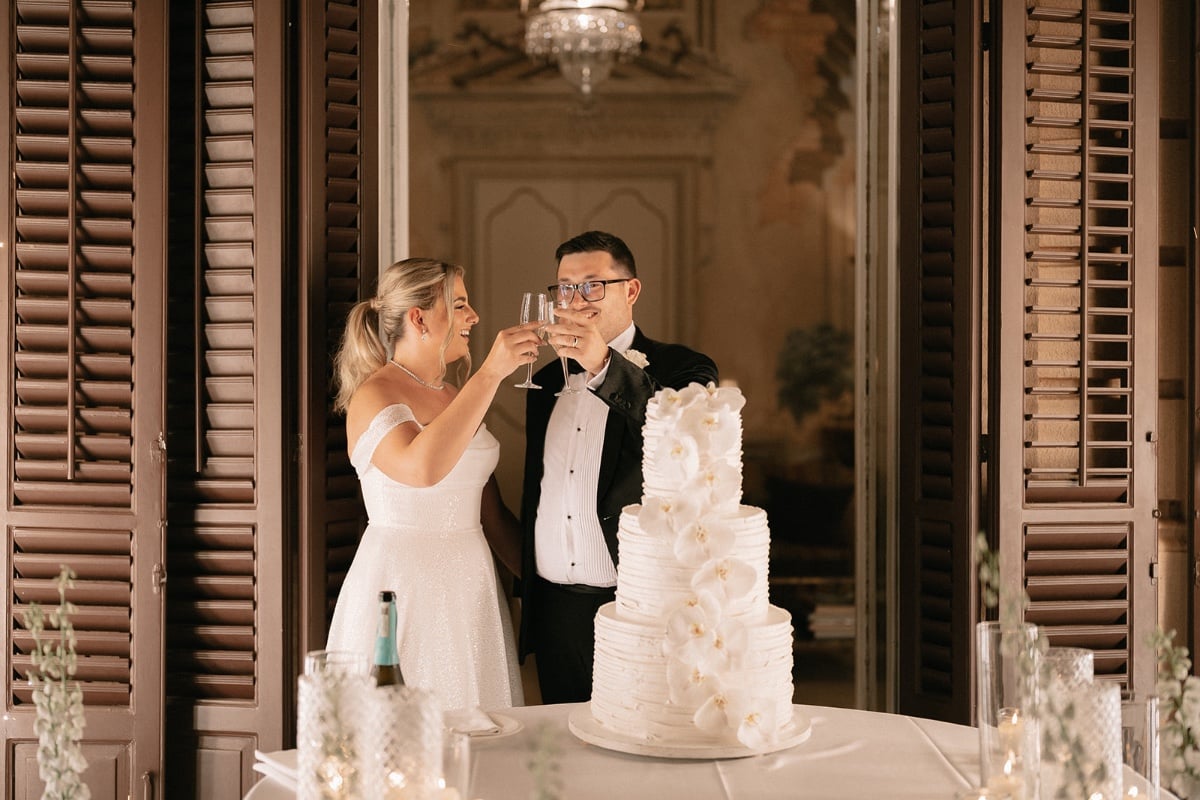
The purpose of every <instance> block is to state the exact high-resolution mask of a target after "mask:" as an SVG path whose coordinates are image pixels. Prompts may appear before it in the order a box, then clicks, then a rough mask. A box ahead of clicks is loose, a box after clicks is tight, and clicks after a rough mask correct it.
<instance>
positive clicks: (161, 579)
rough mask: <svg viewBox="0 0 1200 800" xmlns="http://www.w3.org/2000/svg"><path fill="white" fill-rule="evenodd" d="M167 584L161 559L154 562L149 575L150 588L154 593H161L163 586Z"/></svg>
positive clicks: (165, 572)
mask: <svg viewBox="0 0 1200 800" xmlns="http://www.w3.org/2000/svg"><path fill="white" fill-rule="evenodd" d="M166 585H167V568H166V567H164V566H163V563H162V562H161V561H156V562H155V563H154V572H153V573H152V574H151V576H150V588H151V589H153V590H154V593H155V594H162V590H163V587H164V586H166Z"/></svg>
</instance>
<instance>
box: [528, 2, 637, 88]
mask: <svg viewBox="0 0 1200 800" xmlns="http://www.w3.org/2000/svg"><path fill="white" fill-rule="evenodd" d="M643 2H644V0H637V2H636V3H630V2H627V1H626V0H543V1H542V3H541V4H540V5H539V6H538V9H537V11H534V12H532V13H530V12H529V0H521V13H522V14H524V15H526V16H527V17H528V21H527V22H526V25H525V52H526V53H528V54H529V55H530V56H533V57H534V58H542V59H546V60H548V61H556V62H558V68H559V71H561V72H562V74H563V77H564V78H566V79H567V80H568V81H570V82H571V83H572V84H574V85H575V86H576V87H578V88H579V90H580V91H581V92H583V94H584V95H589V96H590V95H591V93H592V87H594V86H595V85H596V84H598V83H600V82H601V81H602V80H604V79H605V78H607V77H608V75H609V73H610V72H612V68H613V64H614V63H615V62H616V61H617V60H618V59H620V60H626V59H629V58H632V57H633V56H635V55H637V54H638V52H639V51H640V50H641V46H642V30H641V27H640V26H639V25H638V18H637V12H638V11H641V10H642V4H643ZM631 6H632V7H633V8H632V10H631V9H630V7H631Z"/></svg>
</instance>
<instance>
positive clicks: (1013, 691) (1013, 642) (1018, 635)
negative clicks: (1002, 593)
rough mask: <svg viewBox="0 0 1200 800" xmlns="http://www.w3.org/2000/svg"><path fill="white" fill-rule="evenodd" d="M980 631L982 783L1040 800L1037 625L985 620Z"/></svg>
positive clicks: (1015, 797)
mask: <svg viewBox="0 0 1200 800" xmlns="http://www.w3.org/2000/svg"><path fill="white" fill-rule="evenodd" d="M975 633H976V640H975V644H976V657H977V659H978V680H977V684H976V691H977V694H976V716H977V719H976V722H977V724H978V727H979V773H980V780H981V782H982V784H983V786H985V787H987V788H988V789H989V790H990V791H991V792H994V793H996V794H997V795H998V796H1008V797H1011V798H1012V800H1037V798H1038V797H1039V792H1038V780H1039V765H1040V761H1041V739H1040V733H1039V727H1038V713H1037V712H1038V672H1039V669H1040V662H1041V658H1040V653H1039V650H1038V646H1037V635H1038V634H1037V626H1036V625H1033V624H1030V623H1026V622H1018V623H1009V622H1004V623H1001V622H981V623H979V624H978V625H977V626H976V631H975Z"/></svg>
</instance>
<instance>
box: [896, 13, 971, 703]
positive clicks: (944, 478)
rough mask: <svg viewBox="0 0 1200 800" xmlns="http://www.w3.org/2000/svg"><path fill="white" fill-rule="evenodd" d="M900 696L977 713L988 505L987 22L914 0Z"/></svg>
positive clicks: (907, 91)
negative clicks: (977, 624) (980, 572)
mask: <svg viewBox="0 0 1200 800" xmlns="http://www.w3.org/2000/svg"><path fill="white" fill-rule="evenodd" d="M898 11H899V14H900V19H901V26H902V27H901V31H902V33H901V37H902V39H901V41H903V42H905V43H906V44H905V47H904V48H903V49H902V53H903V55H902V59H903V61H902V64H901V70H902V72H901V98H902V100H901V103H900V108H901V111H902V113H904V114H906V116H905V117H903V118H902V121H901V133H900V136H901V139H900V152H902V153H918V154H919V157H918V158H915V159H904V160H902V161H901V169H902V175H901V180H900V198H901V199H900V203H899V207H900V209H901V214H902V215H908V217H907V218H905V217H904V216H902V217H901V219H900V221H899V231H900V232H901V234H900V235H901V242H900V275H899V291H900V293H901V297H900V303H899V307H900V317H899V325H900V341H901V345H900V363H899V374H900V375H902V376H905V377H904V378H903V379H902V380H901V382H900V412H899V413H900V419H899V424H898V433H899V443H898V458H899V482H898V489H897V491H898V498H897V503H898V519H899V530H898V539H899V541H898V543H897V546H898V551H897V552H898V559H899V570H900V575H899V580H900V585H901V586H903V587H905V589H904V591H902V592H901V593H900V595H901V596H900V603H899V618H898V624H899V636H900V642H901V647H900V652H899V656H898V658H899V661H898V664H897V678H898V686H897V706H898V708H899V710H900V711H903V712H904V713H909V714H917V715H920V716H928V717H937V718H942V719H953V720H958V721H967V719H968V718H969V714H970V681H969V680H968V678H969V675H970V663H971V662H970V658H971V641H972V639H971V631H972V627H971V626H972V623H973V621H974V616H973V612H972V609H973V606H974V590H973V587H974V581H973V580H972V572H971V561H972V543H973V541H974V533H975V531H976V513H977V508H978V500H977V494H978V491H979V480H978V477H977V475H978V466H979V462H978V452H977V441H978V432H979V427H978V412H979V401H978V399H977V398H978V388H977V387H978V381H979V368H978V362H979V341H980V330H981V328H980V320H979V313H978V308H979V292H980V287H979V248H980V245H979V218H980V213H981V212H980V183H979V179H978V176H979V174H980V164H981V160H980V155H979V147H980V142H981V137H980V131H979V121H978V113H979V112H978V102H979V101H978V98H977V96H976V95H977V92H978V89H979V73H980V58H981V57H980V53H981V47H980V42H979V33H978V31H979V28H980V23H979V20H978V18H977V17H976V14H977V13H978V10H977V8H976V4H975V3H973V2H959V1H957V0H956V1H955V2H951V1H950V0H938V1H936V2H931V1H928V0H927V1H926V2H921V3H910V4H906V3H901V4H900V5H899V7H898Z"/></svg>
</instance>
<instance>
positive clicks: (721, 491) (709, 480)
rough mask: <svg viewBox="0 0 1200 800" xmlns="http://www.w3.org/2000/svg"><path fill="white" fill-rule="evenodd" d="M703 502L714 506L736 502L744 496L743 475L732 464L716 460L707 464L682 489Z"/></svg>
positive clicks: (682, 491)
mask: <svg viewBox="0 0 1200 800" xmlns="http://www.w3.org/2000/svg"><path fill="white" fill-rule="evenodd" d="M681 493H682V494H686V495H688V496H689V497H694V498H696V500H697V502H699V503H701V504H710V505H714V506H722V505H728V504H731V503H736V501H737V500H738V499H740V498H741V496H742V475H741V472H739V471H738V470H737V469H736V468H735V467H734V466H733V465H732V464H729V463H728V462H726V461H715V462H712V463H709V464H707V465H705V466H704V467H703V468H701V469H700V470H699V471H698V472H696V473H695V474H694V475H693V477H691V478H690V479H689V480H688V482H687V483H686V484H685V485H684V487H683V489H682V490H681Z"/></svg>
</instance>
